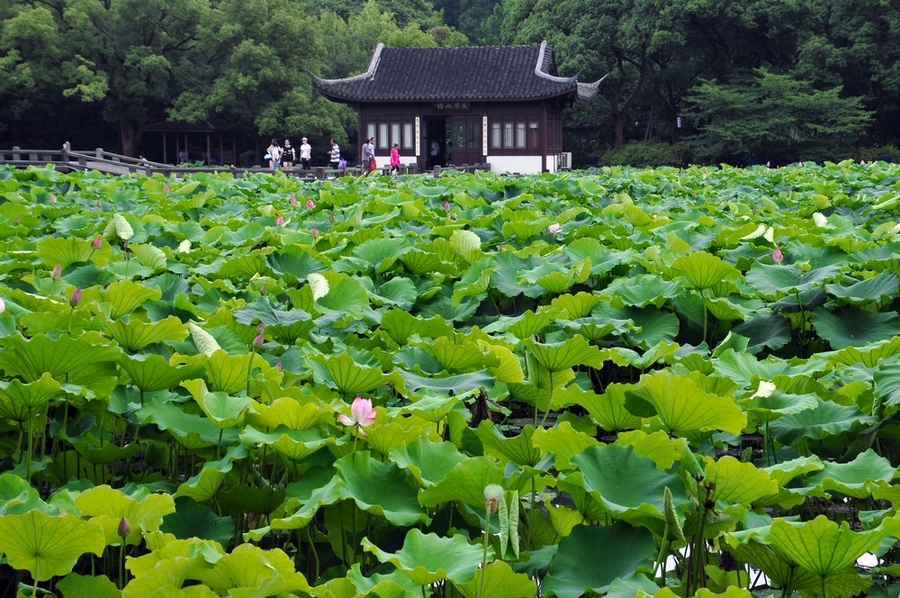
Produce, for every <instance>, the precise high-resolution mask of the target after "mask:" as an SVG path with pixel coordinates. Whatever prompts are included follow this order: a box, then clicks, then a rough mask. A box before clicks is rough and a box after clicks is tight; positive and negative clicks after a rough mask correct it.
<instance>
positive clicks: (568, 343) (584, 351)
mask: <svg viewBox="0 0 900 598" xmlns="http://www.w3.org/2000/svg"><path fill="white" fill-rule="evenodd" d="M522 344H523V345H524V346H525V347H526V348H527V349H528V351H529V352H530V353H531V355H533V356H534V358H535V359H536V360H537V361H538V363H540V364H541V365H542V366H544V367H545V368H547V369H548V370H549V371H551V372H561V371H563V370H567V369H569V368H571V367H573V366H576V365H591V366H594V367H598V368H599V367H602V364H603V361H604V356H603V354H602V353H601V352H600V350H599V349H598V348H597V347H593V346H591V345H590V344H589V343H588V342H587V341H586V340H584V337H582V336H581V335H575V336H573V337H572V338H570V339H568V340H565V341H563V342H559V343H536V342H534V341H533V340H531V339H523V340H522Z"/></svg>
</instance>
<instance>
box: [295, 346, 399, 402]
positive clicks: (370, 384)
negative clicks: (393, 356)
mask: <svg viewBox="0 0 900 598" xmlns="http://www.w3.org/2000/svg"><path fill="white" fill-rule="evenodd" d="M309 365H310V367H311V368H312V369H313V371H314V372H315V374H316V375H317V377H319V378H320V379H321V380H323V381H324V382H325V383H326V384H328V385H329V386H333V387H334V388H336V389H337V390H339V391H340V392H342V393H344V395H345V396H350V397H352V396H356V395H361V394H364V393H367V392H371V391H373V390H375V389H376V388H378V387H379V386H383V385H385V384H386V383H387V382H388V381H389V380H390V377H389V376H386V375H385V374H384V372H382V371H381V369H380V368H373V367H369V366H365V365H360V364H358V363H357V362H356V361H355V360H354V359H353V358H352V357H351V356H350V355H349V354H347V353H340V354H339V355H322V354H316V355H312V356H311V357H310V358H309Z"/></svg>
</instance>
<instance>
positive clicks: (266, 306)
mask: <svg viewBox="0 0 900 598" xmlns="http://www.w3.org/2000/svg"><path fill="white" fill-rule="evenodd" d="M234 319H235V320H236V321H238V322H239V323H241V324H246V325H248V326H256V325H257V324H265V325H266V327H267V329H268V330H273V329H274V330H276V333H277V334H281V333H287V332H288V331H295V332H297V333H298V334H296V335H286V334H281V335H283V336H286V337H287V336H291V337H292V338H293V339H296V338H298V337H299V336H300V334H302V333H303V332H306V331H308V330H310V329H311V328H312V327H313V325H314V324H313V322H312V316H311V315H310V314H309V313H307V312H306V311H303V310H302V309H292V310H290V311H284V310H279V309H274V308H273V307H272V305H271V304H270V303H269V302H268V301H263V300H260V301H256V302H254V303H250V304H248V305H247V306H246V307H245V308H244V309H242V310H240V311H238V312H236V313H235V314H234ZM294 329H296V330H294Z"/></svg>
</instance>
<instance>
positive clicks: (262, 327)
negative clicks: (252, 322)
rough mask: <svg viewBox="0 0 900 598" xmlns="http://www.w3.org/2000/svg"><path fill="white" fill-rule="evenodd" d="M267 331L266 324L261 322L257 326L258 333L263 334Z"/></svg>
mask: <svg viewBox="0 0 900 598" xmlns="http://www.w3.org/2000/svg"><path fill="white" fill-rule="evenodd" d="M265 331H266V325H265V324H263V323H262V322H260V323H259V324H257V326H256V334H263V333H264V332H265Z"/></svg>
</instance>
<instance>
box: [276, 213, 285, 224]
mask: <svg viewBox="0 0 900 598" xmlns="http://www.w3.org/2000/svg"><path fill="white" fill-rule="evenodd" d="M275 224H277V225H278V226H281V225H282V224H284V216H282V215H281V214H279V215H278V218H276V219H275Z"/></svg>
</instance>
